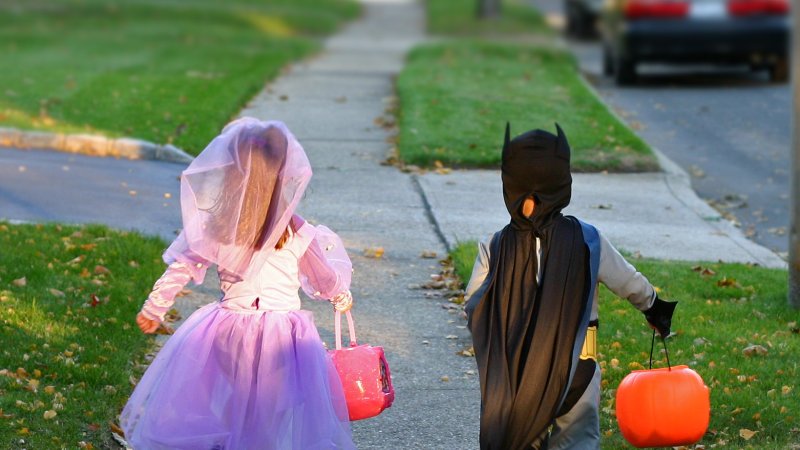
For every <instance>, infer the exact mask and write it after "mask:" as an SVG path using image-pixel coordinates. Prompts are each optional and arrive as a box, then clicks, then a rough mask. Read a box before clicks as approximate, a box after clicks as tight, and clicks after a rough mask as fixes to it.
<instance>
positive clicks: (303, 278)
mask: <svg viewBox="0 0 800 450" xmlns="http://www.w3.org/2000/svg"><path fill="white" fill-rule="evenodd" d="M314 228H315V235H314V238H313V239H312V240H311V243H310V244H309V245H308V249H306V252H305V253H304V254H303V256H302V257H301V258H300V284H301V286H302V287H303V292H305V293H306V294H307V295H308V296H309V297H311V298H314V299H317V300H329V299H332V298H334V297H336V296H337V295H339V294H341V293H342V292H345V291H347V290H348V289H350V280H351V278H352V276H353V264H352V263H351V262H350V257H349V256H347V251H346V250H345V248H344V244H343V243H342V240H341V238H339V236H337V235H336V233H334V232H333V231H331V230H330V229H329V228H328V227H326V226H323V225H320V226H317V227H314Z"/></svg>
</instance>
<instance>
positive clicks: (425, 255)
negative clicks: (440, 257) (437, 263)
mask: <svg viewBox="0 0 800 450" xmlns="http://www.w3.org/2000/svg"><path fill="white" fill-rule="evenodd" d="M436 257H437V254H436V252H434V251H430V250H425V251H423V252H422V254H421V255H420V258H425V259H435V258H436Z"/></svg>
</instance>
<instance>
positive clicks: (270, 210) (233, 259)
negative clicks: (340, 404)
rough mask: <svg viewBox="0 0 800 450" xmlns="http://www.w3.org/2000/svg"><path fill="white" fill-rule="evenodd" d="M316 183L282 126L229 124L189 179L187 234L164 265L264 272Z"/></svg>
mask: <svg viewBox="0 0 800 450" xmlns="http://www.w3.org/2000/svg"><path fill="white" fill-rule="evenodd" d="M310 179H311V165H310V164H309V162H308V158H307V157H306V154H305V152H304V151H303V148H302V147H301V146H300V143H299V142H297V139H295V137H294V135H293V134H292V133H291V132H290V131H289V129H288V128H287V127H286V125H285V124H284V123H283V122H279V121H267V122H265V121H261V120H258V119H255V118H252V117H244V118H241V119H237V120H235V121H233V122H231V123H229V124H228V125H227V126H226V127H225V128H224V129H223V130H222V133H221V134H220V135H219V136H217V137H216V138H214V140H212V141H211V143H209V144H208V146H207V147H206V148H205V149H204V150H203V151H202V153H200V155H198V156H197V158H195V160H194V161H192V163H191V164H190V165H189V167H188V168H187V169H186V170H184V171H183V173H182V176H181V213H182V216H183V231H182V232H181V235H180V236H178V238H177V239H175V241H174V242H173V243H172V245H170V247H169V248H168V249H167V251H166V252H165V253H164V260H165V261H166V262H168V263H169V262H171V261H183V262H186V263H189V264H191V263H193V262H195V261H196V260H197V259H198V258H197V257H198V256H199V257H200V258H201V259H202V260H204V261H205V262H207V263H209V264H211V263H214V264H217V266H218V267H219V268H220V269H221V270H224V271H227V272H230V273H232V274H235V275H236V276H238V277H240V278H243V279H244V278H249V276H251V275H253V274H257V273H258V271H259V270H260V269H261V266H262V265H263V263H264V260H265V259H266V258H267V257H268V256H269V254H270V253H272V251H274V248H275V244H276V243H277V242H278V239H280V237H281V235H283V233H284V231H285V230H286V227H287V226H288V225H289V221H290V220H291V218H292V214H293V213H294V210H295V208H296V207H297V203H298V202H299V201H300V198H301V197H302V196H303V192H304V191H305V188H306V186H307V185H308V182H309V180H310ZM197 278H198V277H197V276H195V280H197ZM199 278H201V279H202V276H200V277H199Z"/></svg>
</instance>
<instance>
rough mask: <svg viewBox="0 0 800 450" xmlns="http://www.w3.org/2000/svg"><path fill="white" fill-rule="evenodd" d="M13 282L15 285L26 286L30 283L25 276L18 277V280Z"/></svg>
mask: <svg viewBox="0 0 800 450" xmlns="http://www.w3.org/2000/svg"><path fill="white" fill-rule="evenodd" d="M11 284H13V285H14V286H19V287H24V286H25V285H27V284H28V280H27V279H26V278H25V277H22V278H17V279H16V280H14V281H12V282H11Z"/></svg>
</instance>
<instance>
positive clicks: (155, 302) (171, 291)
mask: <svg viewBox="0 0 800 450" xmlns="http://www.w3.org/2000/svg"><path fill="white" fill-rule="evenodd" d="M191 279H192V270H191V266H190V265H188V264H186V263H182V262H174V263H172V264H170V265H169V267H167V270H166V271H165V272H164V275H161V278H159V279H158V281H156V284H155V285H154V286H153V290H152V292H150V295H149V296H148V297H147V300H146V301H145V302H144V306H142V314H143V315H144V316H145V317H147V318H148V319H150V320H157V321H159V322H163V321H164V316H165V315H166V314H167V312H168V311H169V310H170V308H172V305H173V304H174V303H175V296H176V295H178V293H179V292H180V291H181V290H182V289H183V287H184V286H186V284H187V283H189V280H191Z"/></svg>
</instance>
